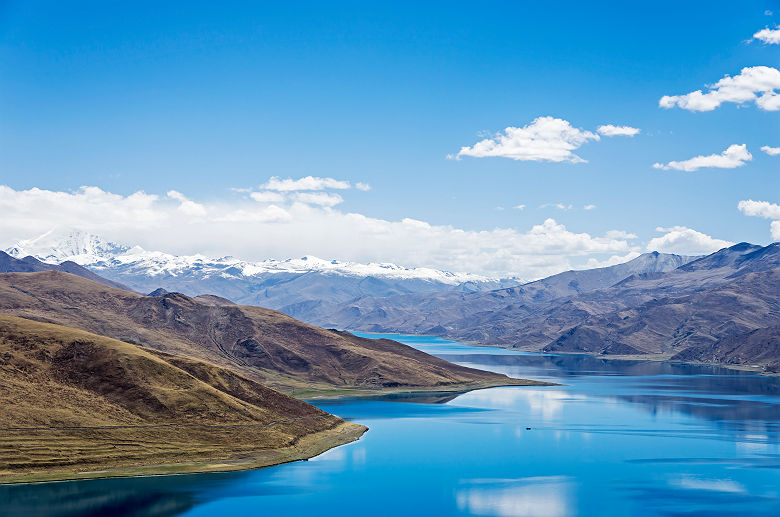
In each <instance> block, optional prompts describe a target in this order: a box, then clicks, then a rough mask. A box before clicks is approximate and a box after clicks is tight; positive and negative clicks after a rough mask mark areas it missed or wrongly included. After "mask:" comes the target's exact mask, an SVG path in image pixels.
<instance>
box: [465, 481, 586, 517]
mask: <svg viewBox="0 0 780 517" xmlns="http://www.w3.org/2000/svg"><path fill="white" fill-rule="evenodd" d="M466 484H467V485H470V486H468V487H467V488H461V489H459V490H458V492H457V495H456V501H457V505H458V509H460V510H461V511H463V512H466V513H468V514H471V515H496V516H500V517H536V516H541V515H543V516H546V517H567V516H569V515H574V514H575V513H576V510H575V506H574V504H573V500H572V487H573V484H572V482H571V480H570V479H569V478H567V477H564V476H552V477H533V478H521V479H479V480H471V481H469V482H466Z"/></svg>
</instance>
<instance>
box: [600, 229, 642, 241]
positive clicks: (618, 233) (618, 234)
mask: <svg viewBox="0 0 780 517" xmlns="http://www.w3.org/2000/svg"><path fill="white" fill-rule="evenodd" d="M605 235H606V236H607V237H609V238H610V239H636V234H635V233H630V232H627V231H625V230H610V231H608V232H607V233H606V234H605Z"/></svg>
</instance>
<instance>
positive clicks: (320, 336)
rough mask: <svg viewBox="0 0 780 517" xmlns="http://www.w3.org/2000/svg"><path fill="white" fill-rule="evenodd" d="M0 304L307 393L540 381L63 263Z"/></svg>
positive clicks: (15, 287)
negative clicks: (119, 285)
mask: <svg viewBox="0 0 780 517" xmlns="http://www.w3.org/2000/svg"><path fill="white" fill-rule="evenodd" d="M0 312H2V313H7V314H12V315H16V316H22V317H25V318H30V319H35V320H39V321H45V322H51V323H58V324H62V325H66V326H70V327H74V328H79V329H82V330H86V331H90V332H94V333H96V334H100V335H104V336H109V337H112V338H115V339H119V340H122V341H127V342H129V343H135V344H138V345H142V346H144V347H147V348H150V349H154V350H159V351H162V352H168V353H171V354H175V355H178V356H185V357H192V358H195V359H198V360H203V361H207V362H210V363H213V364H216V365H219V366H222V367H225V368H229V369H231V370H233V371H237V372H240V373H241V374H242V375H244V376H246V377H248V378H250V379H253V380H255V381H258V382H262V383H263V384H267V385H269V386H273V387H275V388H278V389H281V390H285V391H288V392H294V393H295V394H296V395H299V396H300V395H312V394H317V393H323V392H325V393H334V392H336V393H363V392H375V391H377V390H384V391H387V390H397V391H409V390H437V391H441V390H463V389H472V388H478V387H486V386H496V385H508V384H535V383H534V382H532V381H523V380H517V379H510V378H508V377H506V376H504V375H499V374H495V373H491V372H485V371H481V370H476V369H472V368H465V367H461V366H457V365H454V364H451V363H448V362H446V361H443V360H441V359H438V358H435V357H433V356H430V355H428V354H425V353H423V352H420V351H418V350H415V349H413V348H411V347H408V346H406V345H403V344H401V343H398V342H395V341H391V340H369V339H362V338H358V337H356V336H353V335H351V334H348V333H340V332H336V331H330V330H325V329H321V328H319V327H314V326H311V325H306V324H304V323H301V322H300V321H297V320H295V319H293V318H290V317H288V316H286V315H284V314H282V313H279V312H276V311H272V310H267V309H262V308H259V307H250V306H238V305H230V304H216V303H214V302H213V301H206V302H202V301H199V300H197V299H193V298H189V297H187V296H184V295H181V294H178V293H170V294H166V295H164V296H160V297H153V296H142V295H140V294H137V293H133V292H129V291H124V290H120V289H114V288H111V287H107V286H105V285H102V284H98V283H96V282H91V281H89V280H86V279H83V278H80V277H77V276H73V275H69V274H66V273H61V272H56V271H47V272H40V273H8V274H2V275H0Z"/></svg>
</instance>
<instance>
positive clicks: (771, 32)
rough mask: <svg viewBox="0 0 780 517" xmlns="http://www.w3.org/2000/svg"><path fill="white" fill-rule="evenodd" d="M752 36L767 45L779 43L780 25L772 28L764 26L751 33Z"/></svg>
mask: <svg viewBox="0 0 780 517" xmlns="http://www.w3.org/2000/svg"><path fill="white" fill-rule="evenodd" d="M753 37H754V38H755V39H757V40H761V41H763V42H764V43H767V44H769V45H780V27H775V28H774V29H770V28H769V27H766V28H764V29H761V30H760V31H758V32H757V33H755V34H753Z"/></svg>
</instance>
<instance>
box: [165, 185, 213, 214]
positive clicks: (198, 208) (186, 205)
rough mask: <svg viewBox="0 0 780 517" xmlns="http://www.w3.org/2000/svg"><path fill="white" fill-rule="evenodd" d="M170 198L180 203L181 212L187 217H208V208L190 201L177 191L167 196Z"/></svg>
mask: <svg viewBox="0 0 780 517" xmlns="http://www.w3.org/2000/svg"><path fill="white" fill-rule="evenodd" d="M166 195H167V196H168V197H169V198H171V199H175V200H176V201H178V202H179V210H180V211H181V212H182V213H184V214H187V215H191V216H204V215H206V208H205V207H204V206H203V205H201V204H199V203H196V202H194V201H192V200H190V199H188V198H187V197H186V196H185V195H184V194H182V193H181V192H179V191H177V190H169V191H168V193H167V194H166Z"/></svg>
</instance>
